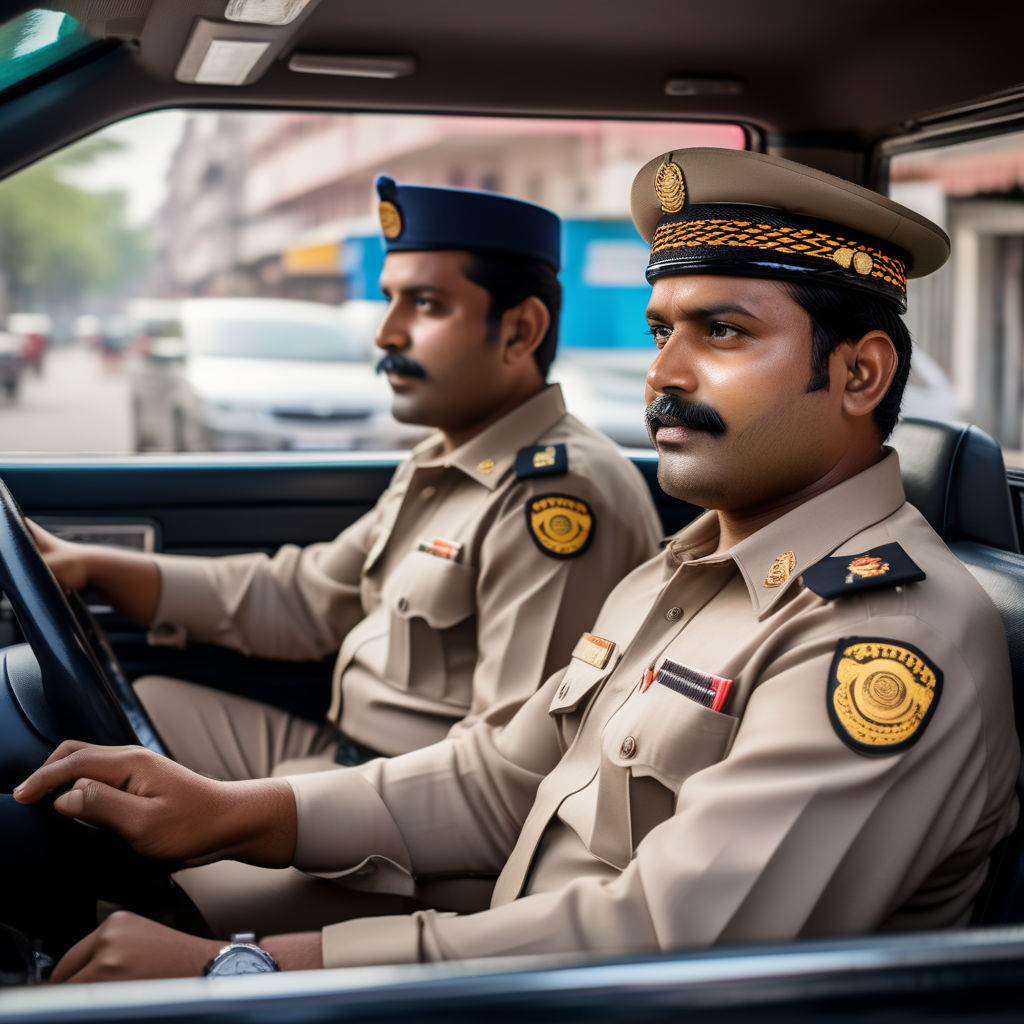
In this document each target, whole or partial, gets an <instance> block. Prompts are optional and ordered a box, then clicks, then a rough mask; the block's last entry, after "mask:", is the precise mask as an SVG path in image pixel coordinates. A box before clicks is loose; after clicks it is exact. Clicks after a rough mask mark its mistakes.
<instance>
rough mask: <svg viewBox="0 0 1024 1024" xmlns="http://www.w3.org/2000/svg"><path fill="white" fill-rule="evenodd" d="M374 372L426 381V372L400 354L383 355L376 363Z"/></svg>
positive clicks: (413, 361)
mask: <svg viewBox="0 0 1024 1024" xmlns="http://www.w3.org/2000/svg"><path fill="white" fill-rule="evenodd" d="M376 370H377V373H393V374H396V375H397V376H399V377H419V378H420V379H421V380H426V379H427V371H426V370H425V369H424V368H423V367H422V366H421V365H420V364H419V363H417V362H416V360H415V359H409V358H408V356H403V355H402V354H401V352H387V353H385V354H384V355H383V356H382V357H381V359H380V361H379V362H378V363H377V367H376Z"/></svg>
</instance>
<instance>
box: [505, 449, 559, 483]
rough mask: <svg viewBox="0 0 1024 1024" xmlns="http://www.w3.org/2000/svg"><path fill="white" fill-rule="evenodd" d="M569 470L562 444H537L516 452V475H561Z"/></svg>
mask: <svg viewBox="0 0 1024 1024" xmlns="http://www.w3.org/2000/svg"><path fill="white" fill-rule="evenodd" d="M568 472H569V456H568V454H567V453H566V450H565V445H564V444H538V445H533V446H531V447H529V448H520V449H519V451H518V452H516V476H517V477H519V479H520V480H523V479H525V478H526V477H531V476H561V475H563V474H564V473H568Z"/></svg>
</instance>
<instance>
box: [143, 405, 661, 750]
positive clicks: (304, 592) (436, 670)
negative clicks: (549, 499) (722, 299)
mask: <svg viewBox="0 0 1024 1024" xmlns="http://www.w3.org/2000/svg"><path fill="white" fill-rule="evenodd" d="M558 445H564V446H565V449H566V457H567V463H568V467H567V470H566V471H564V472H562V471H556V472H553V473H541V475H535V476H527V477H524V478H519V477H518V476H517V474H516V471H515V469H514V463H515V460H516V455H517V452H518V451H519V450H520V449H521V448H523V447H526V446H540V447H541V448H542V449H546V448H547V447H548V446H558ZM544 461H545V460H544V459H541V460H540V462H541V467H540V468H541V469H542V470H543V469H545V468H547V467H545V466H544V465H543V463H544ZM548 461H550V460H548ZM530 471H531V472H532V471H533V470H532V469H531V470H530ZM545 495H557V496H562V497H567V498H570V499H572V500H573V501H576V502H583V503H585V504H586V505H587V506H588V507H589V511H590V513H591V515H592V520H593V521H592V523H591V527H590V529H591V535H590V540H589V545H588V546H586V547H585V548H582V549H581V550H580V551H579V552H578V553H576V554H573V555H572V557H555V556H553V555H552V554H550V553H549V552H547V551H543V550H542V549H541V546H540V544H539V543H536V542H535V540H534V538H533V537H531V527H530V520H529V516H528V514H527V513H528V508H527V506H528V505H529V504H530V503H531V502H532V501H534V500H536V499H538V498H539V497H542V496H545ZM660 538H661V530H660V524H659V522H658V518H657V513H656V512H655V509H654V505H653V503H652V501H651V498H650V493H649V491H648V488H647V486H646V484H645V483H644V481H643V479H642V477H641V476H640V473H639V472H638V471H637V470H636V468H635V467H634V466H632V465H631V464H630V463H629V461H628V460H627V459H626V458H625V457H624V456H623V455H622V453H621V452H620V451H619V450H618V448H617V447H616V446H615V445H614V444H612V442H611V441H609V440H608V439H607V438H606V437H604V435H602V434H600V433H598V432H597V431H594V430H591V429H590V428H589V427H587V426H584V425H583V424H582V423H580V421H579V420H577V419H576V418H575V417H573V416H571V415H568V414H567V413H566V411H565V406H564V404H563V402H562V396H561V390H560V389H559V387H558V386H557V385H550V386H549V387H547V388H546V389H545V390H543V391H541V392H540V393H539V394H537V395H535V396H534V397H533V398H531V399H529V400H528V401H526V402H524V403H523V404H522V405H520V406H519V407H518V408H516V409H515V410H513V411H512V412H511V413H509V414H508V415H507V416H505V417H503V418H502V419H501V420H499V421H498V422H497V423H495V424H493V425H492V426H490V427H488V428H487V429H486V430H484V431H483V432H482V433H480V434H479V435H477V436H476V437H475V438H473V439H472V440H470V441H469V442H467V443H466V444H464V445H462V446H461V447H460V448H459V449H457V450H456V451H454V452H451V453H449V454H445V453H443V452H442V442H441V439H440V435H439V434H435V435H433V436H431V437H429V438H427V439H426V440H425V441H424V442H422V443H421V444H420V445H418V446H417V447H416V448H415V449H414V450H413V453H412V456H411V458H409V459H408V460H406V461H405V462H403V463H402V464H401V465H400V466H399V467H398V469H397V471H396V472H395V475H394V477H393V479H392V481H391V484H390V486H389V487H388V489H387V491H386V492H385V493H384V494H383V495H382V497H381V498H380V500H379V501H378V502H377V504H376V506H375V507H374V508H373V509H372V510H371V511H370V512H368V513H367V514H366V515H364V516H363V517H362V518H361V519H359V520H358V521H357V522H356V523H354V524H353V525H352V526H350V527H349V528H348V529H346V530H345V531H344V532H342V533H341V534H340V535H339V536H338V537H337V538H335V539H334V540H333V541H331V542H329V543H322V544H313V545H310V546H308V547H305V548H298V547H296V546H294V545H288V546H285V547H283V548H281V549H280V550H279V551H278V552H277V553H276V554H275V555H274V556H273V557H272V558H269V557H267V556H266V555H263V554H247V555H236V556H228V557H224V558H193V557H181V556H161V557H159V558H158V559H157V561H158V565H159V567H160V573H161V579H162V589H161V597H160V604H159V607H158V609H157V613H156V617H155V619H154V625H153V629H152V631H151V633H150V637H151V640H152V641H153V642H156V643H176V644H180V643H184V642H186V641H191V642H204V643H218V644H223V645H225V646H227V647H232V648H235V649H236V650H239V651H242V652H244V653H246V654H254V655H261V656H264V657H271V658H287V659H315V658H321V657H324V656H325V655H327V654H330V653H332V652H336V651H338V649H339V646H340V653H339V654H338V659H337V663H336V665H335V670H334V689H333V700H332V705H331V709H330V712H329V715H330V717H331V719H332V720H334V721H336V722H337V723H338V724H339V725H340V728H341V729H342V731H344V732H345V733H346V734H347V735H349V736H351V737H352V738H353V739H355V740H358V741H359V742H361V743H364V744H365V745H367V746H369V747H371V748H373V749H375V750H380V751H382V752H383V753H386V754H398V753H403V752H405V751H408V750H414V749H416V748H418V747H422V746H426V745H428V744H430V743H434V742H436V741H437V740H440V739H442V738H443V737H444V736H445V735H446V734H447V732H448V730H449V729H450V728H451V727H452V725H453V724H454V723H458V722H460V720H462V719H463V718H465V716H466V715H467V714H468V715H470V716H471V717H473V718H475V717H477V716H479V715H481V714H482V713H484V712H489V713H492V714H495V715H497V716H498V718H504V719H507V718H509V717H511V715H512V713H513V712H514V711H515V710H516V708H518V706H519V705H520V704H521V703H522V702H523V701H525V700H526V699H527V698H528V697H529V696H530V695H531V694H532V693H533V692H534V691H535V690H536V689H537V686H538V685H539V683H540V682H541V681H542V680H543V679H544V678H545V677H546V676H547V675H548V674H549V673H551V672H552V671H554V670H555V669H556V668H558V666H559V665H561V664H563V663H564V662H565V660H566V658H567V657H568V655H569V652H570V651H571V649H572V644H573V643H574V642H575V640H576V638H577V637H578V636H579V633H580V631H581V630H582V629H584V628H585V627H586V626H588V625H589V624H590V623H591V622H592V621H593V618H594V615H595V614H596V613H597V611H598V609H599V608H600V607H601V602H602V601H603V599H604V598H605V596H607V594H608V592H609V591H610V590H611V589H612V587H613V586H614V585H615V584H616V583H617V582H618V581H619V580H620V579H621V578H622V577H623V576H625V575H626V573H628V572H629V571H630V570H631V569H633V568H635V567H636V566H637V565H638V564H639V563H640V562H642V561H643V560H644V559H646V558H648V557H649V556H650V555H651V554H652V553H653V552H654V551H656V550H657V545H658V541H659V540H660ZM435 540H439V541H441V542H442V543H441V544H433V542H434V541H435ZM432 545H433V547H434V549H435V551H436V552H438V553H432V552H431V551H425V550H422V548H424V547H426V548H429V547H431V546H432ZM570 546H571V544H570Z"/></svg>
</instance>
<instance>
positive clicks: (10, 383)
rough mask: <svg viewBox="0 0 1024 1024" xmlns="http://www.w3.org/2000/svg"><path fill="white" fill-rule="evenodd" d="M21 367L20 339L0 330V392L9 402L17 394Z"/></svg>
mask: <svg viewBox="0 0 1024 1024" xmlns="http://www.w3.org/2000/svg"><path fill="white" fill-rule="evenodd" d="M22 367H23V363H22V359H21V342H20V340H19V339H18V338H16V337H15V336H14V335H13V334H8V333H7V332H6V331H0V394H3V396H4V398H6V399H7V401H9V402H10V401H13V400H14V399H15V398H16V397H17V395H18V388H19V386H20V384H21V371H22Z"/></svg>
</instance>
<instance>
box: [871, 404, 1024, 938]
mask: <svg viewBox="0 0 1024 1024" xmlns="http://www.w3.org/2000/svg"><path fill="white" fill-rule="evenodd" d="M889 443H890V444H891V445H892V446H893V447H894V448H895V449H896V450H897V451H898V452H899V456H900V466H901V468H902V472H903V486H904V489H905V490H906V493H907V500H908V501H909V502H910V503H911V504H912V505H915V506H916V507H917V508H918V509H919V510H920V511H921V513H922V514H923V515H924V516H925V518H926V519H927V520H928V522H929V523H931V525H932V527H933V528H934V529H935V531H936V532H937V533H938V534H939V535H940V536H941V537H942V538H943V540H945V542H946V543H947V544H948V545H949V547H950V549H951V550H952V551H953V552H954V553H955V554H956V555H957V557H958V558H959V559H960V560H961V561H962V562H963V563H964V564H965V565H966V566H967V569H968V570H969V571H970V572H971V574H972V575H973V576H974V577H975V579H977V580H978V582H979V583H980V584H981V585H982V586H983V587H984V588H985V590H986V592H987V593H988V595H989V597H991V598H992V601H993V603H994V604H995V606H996V608H998V609H999V614H1000V615H1001V616H1002V619H1003V625H1004V626H1005V628H1006V638H1007V642H1008V644H1009V648H1010V667H1011V671H1012V673H1013V695H1014V717H1015V720H1016V723H1017V735H1018V736H1020V737H1024V555H1022V554H1021V545H1020V539H1019V537H1018V533H1017V527H1016V523H1015V520H1014V514H1013V505H1012V499H1011V495H1010V490H1009V487H1008V485H1007V482H1006V467H1005V465H1004V463H1003V454H1002V451H1001V450H1000V448H999V445H998V444H997V443H996V442H995V441H994V440H993V439H992V438H991V437H989V435H988V434H986V433H985V432H984V431H983V430H979V429H978V428H977V427H974V426H969V425H967V424H963V423H939V422H935V421H932V420H918V419H907V420H903V421H902V422H901V423H900V424H899V426H897V428H896V430H895V431H894V433H893V436H892V439H891V440H890V442H889ZM1017 795H1018V798H1020V799H1021V805H1022V808H1024V765H1022V770H1021V774H1020V775H1018V779H1017ZM1022 817H1024V815H1022ZM1022 853H1024V822H1022V823H1021V824H1018V827H1017V829H1016V831H1015V833H1014V835H1012V836H1011V837H1010V838H1009V840H1007V841H1005V843H1004V844H1003V848H1002V849H997V852H996V853H995V854H994V855H993V870H992V871H990V873H989V879H988V881H987V882H986V886H985V890H983V892H982V896H981V898H980V899H979V901H978V904H977V908H976V913H975V918H976V920H977V921H978V922H983V923H990V922H995V921H1024V856H1022Z"/></svg>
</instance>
